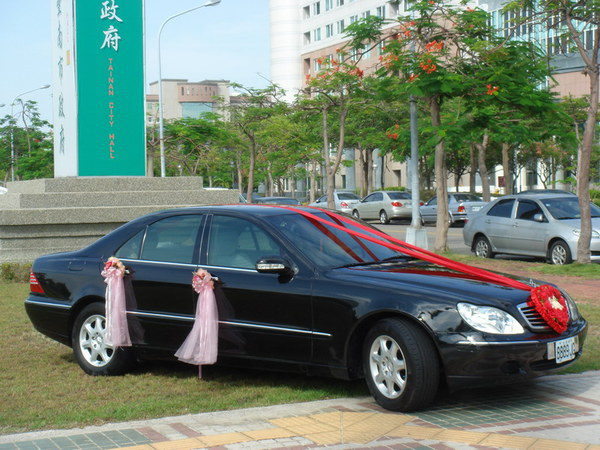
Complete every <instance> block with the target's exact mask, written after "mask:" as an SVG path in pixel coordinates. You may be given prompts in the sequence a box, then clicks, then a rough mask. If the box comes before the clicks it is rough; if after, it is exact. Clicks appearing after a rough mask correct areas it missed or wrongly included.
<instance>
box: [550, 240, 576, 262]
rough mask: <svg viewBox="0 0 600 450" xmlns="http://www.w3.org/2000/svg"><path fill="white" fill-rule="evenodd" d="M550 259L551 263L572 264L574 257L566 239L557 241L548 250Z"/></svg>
mask: <svg viewBox="0 0 600 450" xmlns="http://www.w3.org/2000/svg"><path fill="white" fill-rule="evenodd" d="M548 260H549V262H550V264H555V265H559V266H562V265H564V264H571V263H572V262H573V257H572V256H571V249H570V248H569V246H568V245H567V243H566V242H565V241H562V240H558V241H555V242H554V243H553V244H552V245H551V246H550V250H549V251H548Z"/></svg>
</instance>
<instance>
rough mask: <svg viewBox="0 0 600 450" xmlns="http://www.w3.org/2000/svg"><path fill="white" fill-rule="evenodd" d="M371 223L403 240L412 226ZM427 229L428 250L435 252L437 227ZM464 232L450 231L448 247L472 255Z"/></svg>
mask: <svg viewBox="0 0 600 450" xmlns="http://www.w3.org/2000/svg"><path fill="white" fill-rule="evenodd" d="M369 223H370V224H372V225H375V226H376V227H377V228H379V229H380V230H381V231H383V232H385V233H388V234H390V235H392V236H394V237H395V238H398V239H402V240H405V239H406V229H407V228H408V226H409V225H410V224H409V223H408V222H404V221H402V222H392V223H390V224H389V225H381V224H380V223H379V222H376V221H369ZM425 229H426V230H427V243H428V250H433V246H434V244H435V226H434V225H428V226H427V227H425ZM462 232H463V229H462V226H454V227H452V228H450V229H449V230H448V247H449V248H450V250H451V251H453V252H455V253H461V254H464V255H468V254H470V253H471V249H470V248H469V247H467V246H466V245H465V244H464V242H463V234H462Z"/></svg>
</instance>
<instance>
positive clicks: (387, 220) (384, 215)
mask: <svg viewBox="0 0 600 450" xmlns="http://www.w3.org/2000/svg"><path fill="white" fill-rule="evenodd" d="M379 223H381V224H382V225H386V224H388V223H390V218H389V217H388V215H387V213H386V212H385V211H384V210H383V209H382V210H381V211H379Z"/></svg>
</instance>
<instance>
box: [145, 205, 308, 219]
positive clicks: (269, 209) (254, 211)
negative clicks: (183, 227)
mask: <svg viewBox="0 0 600 450" xmlns="http://www.w3.org/2000/svg"><path fill="white" fill-rule="evenodd" d="M280 206H281V205H273V206H272V205H263V204H256V203H240V204H233V205H206V206H189V207H186V208H175V209H165V210H162V211H157V212H156V213H151V214H149V215H154V214H159V213H160V214H171V213H179V212H186V213H189V212H193V211H198V212H208V211H214V212H217V211H230V212H242V213H246V214H250V215H254V216H275V215H278V214H293V213H294V212H293V211H289V210H286V209H285V208H282V207H280ZM294 208H298V209H301V210H303V211H306V212H309V213H313V214H314V213H316V212H318V211H315V210H314V209H312V208H306V207H304V206H300V205H298V206H295V205H294Z"/></svg>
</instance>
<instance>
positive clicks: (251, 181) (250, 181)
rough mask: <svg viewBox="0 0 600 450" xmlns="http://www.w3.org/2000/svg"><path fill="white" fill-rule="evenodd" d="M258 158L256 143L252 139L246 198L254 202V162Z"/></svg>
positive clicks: (249, 201)
mask: <svg viewBox="0 0 600 450" xmlns="http://www.w3.org/2000/svg"><path fill="white" fill-rule="evenodd" d="M255 159H256V143H255V142H254V141H253V140H251V141H250V164H249V167H248V189H247V190H246V200H247V202H248V203H252V190H253V189H254V162H255Z"/></svg>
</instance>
